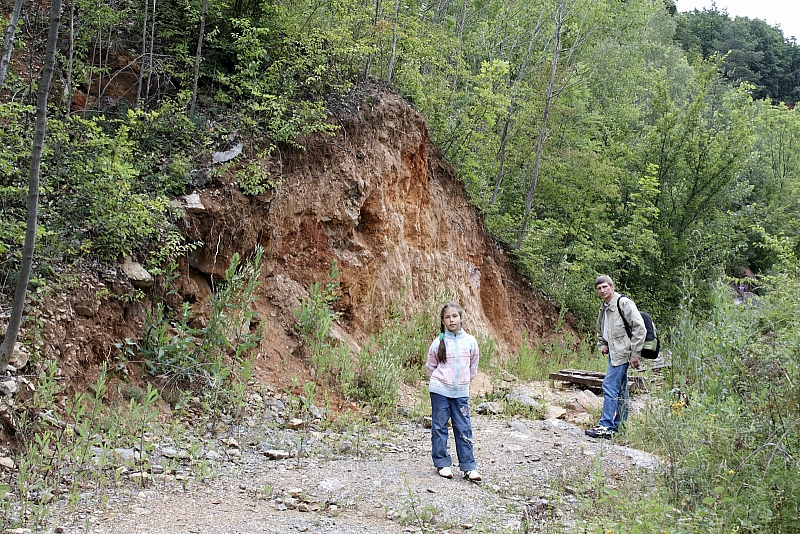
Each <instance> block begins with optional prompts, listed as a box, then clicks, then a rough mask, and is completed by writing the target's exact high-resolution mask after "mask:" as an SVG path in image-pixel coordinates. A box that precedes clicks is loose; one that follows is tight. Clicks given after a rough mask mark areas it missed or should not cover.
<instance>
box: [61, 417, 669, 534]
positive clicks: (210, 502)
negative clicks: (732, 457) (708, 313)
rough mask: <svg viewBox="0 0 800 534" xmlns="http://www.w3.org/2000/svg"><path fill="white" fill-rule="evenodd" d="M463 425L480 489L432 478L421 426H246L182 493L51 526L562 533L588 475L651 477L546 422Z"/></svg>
mask: <svg viewBox="0 0 800 534" xmlns="http://www.w3.org/2000/svg"><path fill="white" fill-rule="evenodd" d="M473 426H474V430H475V437H476V458H477V460H478V464H479V469H480V471H481V473H482V475H483V482H482V483H481V484H474V483H470V482H467V481H466V480H463V479H461V478H454V479H452V480H446V479H443V478H441V477H439V476H438V475H437V474H436V472H435V471H434V469H433V468H432V465H431V461H430V431H429V430H428V429H425V428H423V426H422V425H421V424H416V423H404V424H401V425H399V426H396V427H394V428H391V429H383V428H377V427H375V428H372V427H368V428H365V429H363V431H361V432H360V433H353V434H349V435H343V434H338V433H334V432H330V431H329V432H308V431H301V432H297V431H289V430H267V431H265V430H264V429H263V428H248V429H245V430H241V431H237V432H235V433H234V434H233V435H232V436H228V437H226V438H225V439H223V440H219V439H218V440H217V444H218V445H219V448H218V449H217V452H211V451H213V450H214V449H213V447H211V445H209V451H210V452H209V453H207V457H210V458H212V461H213V462H214V464H215V465H216V468H217V474H216V476H214V477H211V478H207V479H206V480H205V481H204V482H200V483H195V482H192V483H188V484H186V486H184V485H183V484H182V483H181V482H179V481H174V477H168V479H167V480H168V481H166V482H156V483H155V484H154V485H152V486H151V487H148V488H146V489H138V490H137V489H122V490H120V491H118V492H117V493H115V494H114V495H112V496H111V498H110V500H109V501H108V504H107V506H106V507H105V508H104V509H103V510H91V509H83V510H81V508H80V506H79V508H78V511H77V512H75V511H72V512H61V513H60V514H59V516H58V518H57V519H58V527H57V529H56V530H55V531H56V532H61V533H78V532H81V533H93V534H100V533H139V534H165V533H175V532H187V533H202V534H206V533H207V534H211V533H214V534H216V533H220V532H225V533H285V532H310V533H375V534H378V533H401V532H449V533H454V532H467V531H469V532H510V531H514V532H518V531H519V529H520V528H521V527H520V525H521V519H522V517H523V512H524V511H525V510H526V509H530V511H531V512H532V513H533V515H534V516H535V517H534V518H535V521H534V522H533V523H532V525H531V530H530V531H531V532H537V531H544V529H545V528H546V527H547V522H548V521H551V522H552V521H555V522H557V523H559V524H562V525H565V526H566V529H565V530H566V531H567V532H569V531H570V527H574V525H575V523H576V521H578V518H579V517H580V502H579V499H578V497H576V494H580V493H582V492H585V491H590V490H591V488H590V486H591V484H592V477H591V476H589V474H590V473H594V472H596V470H597V469H598V468H599V469H600V470H602V473H603V476H604V477H605V478H606V483H607V484H610V485H614V484H615V482H617V481H621V480H623V479H625V478H626V477H639V478H641V479H642V480H645V481H646V480H649V479H652V478H654V470H655V469H656V468H657V461H656V459H655V458H653V457H652V456H650V455H648V454H646V453H643V452H641V451H637V450H634V449H630V448H627V447H624V446H621V445H618V444H616V443H614V442H611V441H605V440H600V441H595V440H591V439H589V438H587V437H585V436H584V434H583V430H582V429H580V428H578V427H577V426H575V425H572V424H570V423H567V422H565V421H561V420H557V419H549V420H545V421H541V420H537V421H534V420H525V419H514V420H511V421H508V420H507V419H503V418H499V417H495V416H484V415H473ZM231 437H232V438H234V439H233V440H231V439H230V438H231ZM301 438H302V440H303V441H304V443H300V440H301ZM292 440H294V443H296V444H298V446H302V447H304V448H305V450H307V451H308V456H306V457H301V458H300V459H299V461H298V459H297V458H288V459H280V460H275V459H270V458H268V456H267V454H275V453H273V452H269V453H268V452H267V451H273V450H274V449H273V447H275V444H276V443H279V444H280V443H283V444H291V442H292ZM232 444H235V445H236V446H235V447H234V446H232ZM450 449H451V453H452V451H453V449H454V447H453V442H452V437H451V440H450ZM456 472H457V473H458V471H456Z"/></svg>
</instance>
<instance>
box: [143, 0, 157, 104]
mask: <svg viewBox="0 0 800 534" xmlns="http://www.w3.org/2000/svg"><path fill="white" fill-rule="evenodd" d="M155 43H156V0H153V16H152V17H151V18H150V62H149V65H148V67H147V91H146V92H145V94H144V100H145V102H149V101H150V79H151V78H152V77H153V48H154V47H155ZM146 107H147V106H145V108H146Z"/></svg>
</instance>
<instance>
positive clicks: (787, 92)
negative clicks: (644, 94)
mask: <svg viewBox="0 0 800 534" xmlns="http://www.w3.org/2000/svg"><path fill="white" fill-rule="evenodd" d="M677 21H678V26H677V28H676V31H675V39H676V41H677V42H679V43H680V45H681V46H682V47H683V49H684V50H686V51H687V52H688V53H690V54H698V55H701V56H702V57H704V58H707V57H710V56H712V55H714V54H717V55H720V56H723V55H724V56H725V60H724V61H723V63H722V69H721V71H722V73H723V75H724V76H725V78H727V79H728V80H730V81H731V82H732V83H733V84H735V85H738V84H740V83H742V82H747V83H749V84H752V85H753V96H754V97H755V98H758V99H762V98H771V99H772V100H775V101H778V102H788V103H794V102H797V101H798V100H800V85H799V84H798V67H800V47H798V46H797V41H796V39H795V38H796V37H798V36H796V35H795V36H788V35H787V36H784V35H783V32H781V31H780V29H778V28H773V27H771V26H770V25H768V24H767V23H766V22H764V21H763V20H760V19H749V18H747V17H734V18H731V17H730V16H728V14H727V12H726V11H724V10H722V11H720V10H719V9H718V8H717V7H716V6H715V5H712V6H711V7H710V8H708V9H703V10H702V11H700V10H697V9H695V10H694V11H690V12H687V13H682V14H680V16H678V17H677Z"/></svg>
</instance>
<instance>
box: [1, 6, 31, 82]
mask: <svg viewBox="0 0 800 534" xmlns="http://www.w3.org/2000/svg"><path fill="white" fill-rule="evenodd" d="M23 3H25V0H14V9H13V11H11V20H9V21H8V29H6V36H5V39H4V40H3V57H2V58H0V89H2V88H3V83H5V81H6V72H8V64H9V62H11V51H12V50H14V37H15V36H16V34H17V24H18V23H19V15H20V13H22V4H23Z"/></svg>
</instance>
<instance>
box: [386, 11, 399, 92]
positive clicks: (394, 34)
mask: <svg viewBox="0 0 800 534" xmlns="http://www.w3.org/2000/svg"><path fill="white" fill-rule="evenodd" d="M399 14H400V0H394V31H393V32H392V57H391V59H389V72H388V74H387V75H386V81H387V82H389V83H392V76H394V61H395V54H396V53H397V25H398V24H399V21H398V17H399Z"/></svg>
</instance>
